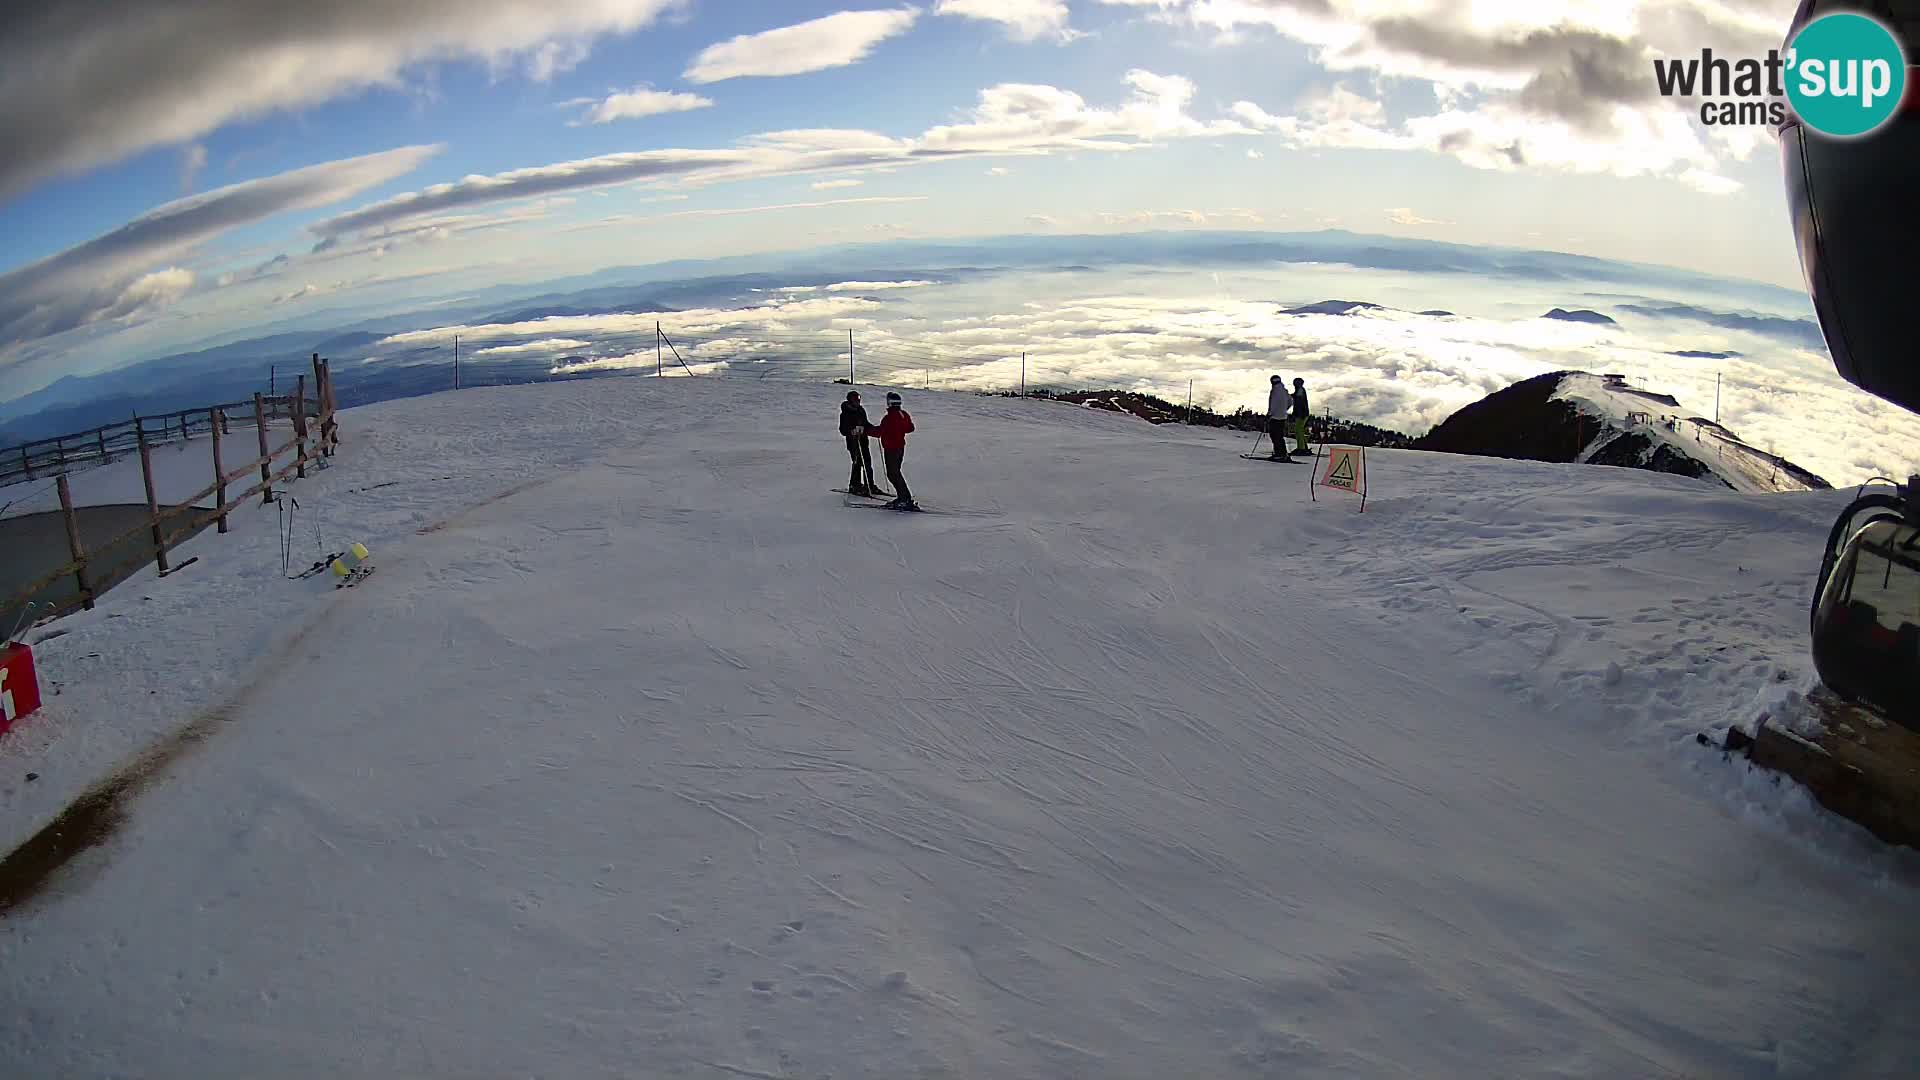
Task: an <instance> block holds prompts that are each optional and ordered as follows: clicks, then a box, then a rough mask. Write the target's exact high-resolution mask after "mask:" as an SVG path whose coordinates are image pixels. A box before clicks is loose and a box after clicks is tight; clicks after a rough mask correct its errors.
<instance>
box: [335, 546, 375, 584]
mask: <svg viewBox="0 0 1920 1080" xmlns="http://www.w3.org/2000/svg"><path fill="white" fill-rule="evenodd" d="M348 555H351V556H352V557H353V559H354V564H353V565H352V566H348V565H347V556H348ZM327 568H328V569H329V570H332V571H333V576H334V582H333V587H334V588H336V589H351V588H353V587H354V586H355V585H358V584H360V583H361V582H363V581H365V580H367V579H368V578H369V577H372V576H373V556H372V555H371V554H369V553H368V552H367V548H366V545H365V544H354V545H353V546H351V547H349V548H347V551H346V554H345V555H341V556H340V557H338V558H336V559H334V560H333V561H332V562H330V563H328V564H327Z"/></svg>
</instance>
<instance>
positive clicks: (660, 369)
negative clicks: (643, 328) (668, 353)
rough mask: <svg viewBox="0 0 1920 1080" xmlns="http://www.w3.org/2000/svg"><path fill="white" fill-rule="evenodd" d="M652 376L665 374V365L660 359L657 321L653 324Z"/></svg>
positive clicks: (657, 376) (663, 375)
mask: <svg viewBox="0 0 1920 1080" xmlns="http://www.w3.org/2000/svg"><path fill="white" fill-rule="evenodd" d="M653 376H654V378H656V379H664V378H666V376H667V369H666V365H664V364H663V363H661V360H660V324H659V323H658V322H657V321H656V322H655V323H654V324H653Z"/></svg>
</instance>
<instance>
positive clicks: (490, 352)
mask: <svg viewBox="0 0 1920 1080" xmlns="http://www.w3.org/2000/svg"><path fill="white" fill-rule="evenodd" d="M592 344H593V343H592V342H589V341H580V340H577V339H575V338H541V339H540V340H539V341H528V342H525V343H522V344H518V345H494V346H491V347H489V348H485V349H479V350H476V351H475V352H474V354H473V355H474V358H475V359H478V358H480V357H483V356H484V357H490V358H492V359H495V360H504V359H507V358H509V357H515V356H545V355H547V354H549V353H557V352H577V351H578V350H581V349H585V348H589V347H590V346H591V345H592Z"/></svg>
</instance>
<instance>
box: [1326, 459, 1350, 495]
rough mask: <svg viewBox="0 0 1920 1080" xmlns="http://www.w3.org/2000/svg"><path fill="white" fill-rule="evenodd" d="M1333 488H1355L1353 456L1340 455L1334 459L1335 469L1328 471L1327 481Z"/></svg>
mask: <svg viewBox="0 0 1920 1080" xmlns="http://www.w3.org/2000/svg"><path fill="white" fill-rule="evenodd" d="M1325 482H1326V483H1327V484H1328V485H1330V486H1333V487H1344V488H1350V487H1352V486H1353V455H1352V454H1340V455H1337V456H1336V457H1335V458H1334V462H1333V468H1331V469H1328V470H1327V479H1326V481H1325Z"/></svg>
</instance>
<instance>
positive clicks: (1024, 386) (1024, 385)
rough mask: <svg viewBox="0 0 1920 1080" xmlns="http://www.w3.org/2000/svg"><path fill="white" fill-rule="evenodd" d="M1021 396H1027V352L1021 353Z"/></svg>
mask: <svg viewBox="0 0 1920 1080" xmlns="http://www.w3.org/2000/svg"><path fill="white" fill-rule="evenodd" d="M1020 396H1021V397H1026V396H1027V354H1026V353H1025V352H1022V353H1021V354H1020Z"/></svg>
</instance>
